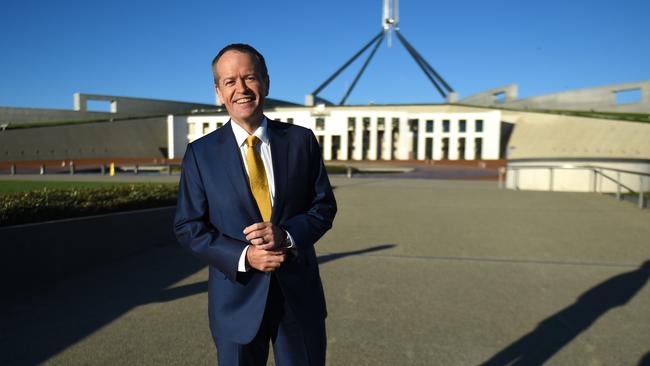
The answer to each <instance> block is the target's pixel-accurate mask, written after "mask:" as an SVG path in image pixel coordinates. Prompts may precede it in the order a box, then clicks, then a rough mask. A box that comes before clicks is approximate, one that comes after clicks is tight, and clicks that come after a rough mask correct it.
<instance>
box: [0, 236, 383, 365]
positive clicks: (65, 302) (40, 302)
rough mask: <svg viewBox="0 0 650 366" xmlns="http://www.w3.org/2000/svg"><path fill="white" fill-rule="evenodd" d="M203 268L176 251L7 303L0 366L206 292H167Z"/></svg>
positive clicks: (191, 287) (0, 317)
mask: <svg viewBox="0 0 650 366" xmlns="http://www.w3.org/2000/svg"><path fill="white" fill-rule="evenodd" d="M394 246H395V245H393V244H386V245H378V246H375V247H370V248H366V249H361V250H356V251H350V252H344V253H333V254H328V255H325V256H321V257H319V258H318V261H319V263H325V262H329V261H333V260H336V259H340V258H344V257H347V256H352V255H358V254H363V253H368V252H374V251H378V250H384V249H389V248H392V247H394ZM204 267H205V265H203V264H202V263H201V262H200V261H199V260H198V259H195V258H194V257H193V256H192V255H191V254H190V253H189V252H187V251H186V250H184V249H183V248H181V247H179V246H177V245H172V246H166V247H161V248H156V249H153V250H151V251H148V252H146V253H143V254H140V255H137V256H133V257H130V258H127V259H125V260H123V261H121V262H118V263H113V264H111V265H108V266H105V267H102V268H98V269H97V270H96V271H93V272H90V273H84V274H80V275H78V276H74V277H69V278H67V279H66V280H65V281H62V282H60V283H57V284H54V285H51V286H48V287H44V288H41V289H34V290H30V291H24V292H23V293H20V294H17V295H15V296H13V297H11V298H8V299H5V298H3V300H2V303H1V306H0V311H1V312H0V349H2V352H1V353H0V365H34V364H39V363H42V362H45V361H46V360H48V359H49V358H51V357H52V356H54V355H56V354H57V353H60V352H62V351H63V350H65V349H66V348H67V347H69V346H71V345H73V344H75V343H77V342H79V341H80V340H82V339H84V338H85V337H87V336H88V335H90V334H91V333H93V332H95V331H97V330H98V329H100V328H101V327H103V326H105V325H107V324H109V323H111V322H112V321H113V320H115V319H117V318H118V317H120V316H122V315H123V314H124V313H126V312H128V311H129V310H130V309H132V308H134V307H136V306H139V305H144V304H148V303H161V302H167V301H173V300H176V299H180V298H184V297H187V296H192V295H196V294H199V293H203V292H206V291H207V287H208V286H207V281H202V282H197V283H192V284H187V285H182V286H178V287H173V288H169V286H171V285H173V284H174V283H177V282H178V281H181V280H182V279H184V278H187V277H188V276H190V275H192V274H194V273H196V272H198V271H199V270H201V269H202V268H204ZM172 268H173V270H172Z"/></svg>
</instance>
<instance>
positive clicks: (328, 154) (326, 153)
mask: <svg viewBox="0 0 650 366" xmlns="http://www.w3.org/2000/svg"><path fill="white" fill-rule="evenodd" d="M323 145H324V146H323V159H324V160H332V135H330V134H326V135H323Z"/></svg>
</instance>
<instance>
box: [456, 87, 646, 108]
mask: <svg viewBox="0 0 650 366" xmlns="http://www.w3.org/2000/svg"><path fill="white" fill-rule="evenodd" d="M630 90H638V91H639V93H640V100H639V101H637V102H631V103H618V102H617V99H616V95H617V92H624V91H630ZM517 92H518V90H517V85H507V86H504V87H500V88H495V89H491V90H488V91H485V92H482V93H478V94H474V95H471V96H469V97H467V98H464V99H461V101H460V102H461V103H463V104H470V105H479V106H491V107H503V108H514V109H531V110H536V109H537V110H540V109H558V110H575V111H598V112H631V113H650V81H639V82H632V83H623V84H613V85H607V86H601V87H596V88H586V89H577V90H569V91H565V92H560V93H553V94H546V95H540V96H534V97H530V98H524V99H517ZM499 94H505V98H504V100H503V101H502V102H499V101H498V100H497V96H498V95H499Z"/></svg>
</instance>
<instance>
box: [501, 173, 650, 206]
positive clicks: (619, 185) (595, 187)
mask: <svg viewBox="0 0 650 366" xmlns="http://www.w3.org/2000/svg"><path fill="white" fill-rule="evenodd" d="M526 169H535V170H543V169H548V171H549V175H548V176H549V179H548V190H549V191H550V192H552V191H553V189H554V184H555V171H556V170H587V171H590V174H591V179H590V182H589V187H588V189H587V191H588V192H595V193H602V187H601V189H599V186H602V179H606V180H608V181H611V182H612V183H614V184H615V185H616V199H617V200H621V197H622V194H623V192H622V190H623V189H625V190H626V191H627V192H626V193H630V194H636V195H638V205H639V208H641V209H643V208H645V196H644V195H645V193H646V192H645V191H644V189H643V184H644V182H645V179H646V178H650V173H642V172H635V171H631V170H624V169H616V168H607V167H602V166H595V165H572V164H567V165H559V166H558V165H517V166H509V167H507V168H504V167H502V168H499V188H501V189H503V188H505V178H506V175H507V174H510V173H509V172H510V171H512V172H513V174H514V177H513V183H514V189H515V190H519V172H520V171H521V170H526ZM610 172H613V173H615V177H614V176H611V173H610ZM621 174H631V175H635V176H638V178H639V189H638V190H637V191H635V190H634V189H632V188H630V187H628V186H627V185H625V184H624V183H623V182H622V181H621ZM598 177H602V178H601V179H600V180H599V179H598ZM599 182H600V183H601V184H599Z"/></svg>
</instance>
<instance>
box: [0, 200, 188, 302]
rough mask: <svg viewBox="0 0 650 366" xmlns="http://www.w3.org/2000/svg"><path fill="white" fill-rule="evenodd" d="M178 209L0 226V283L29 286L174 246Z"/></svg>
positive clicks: (5, 286) (14, 287)
mask: <svg viewBox="0 0 650 366" xmlns="http://www.w3.org/2000/svg"><path fill="white" fill-rule="evenodd" d="M174 211H175V208H174V207H166V208H156V209H148V210H139V211H132V212H123V213H116V214H109V215H100V216H92V217H85V218H76V219H67V220H57V221H50V222H45V223H38V224H27V225H17V226H8V227H0V238H2V241H0V253H1V254H0V287H1V288H2V289H3V291H9V292H14V291H20V290H28V289H30V288H31V287H35V286H42V285H44V284H46V283H48V282H54V281H57V280H59V279H60V278H62V277H63V276H66V275H69V274H71V273H75V272H79V271H83V270H87V269H90V268H92V267H94V266H98V265H102V264H105V263H110V262H113V261H116V260H119V259H121V258H125V257H127V256H129V255H132V254H135V253H138V252H142V251H145V250H147V249H150V248H152V247H154V246H162V245H173V244H176V238H175V236H174V234H173V231H172V227H173V216H174ZM143 228H156V229H155V230H143Z"/></svg>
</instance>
